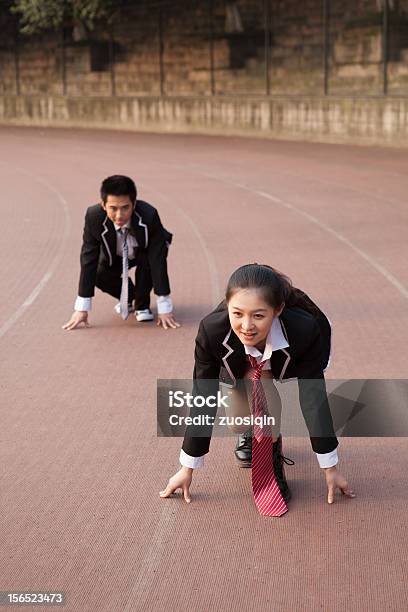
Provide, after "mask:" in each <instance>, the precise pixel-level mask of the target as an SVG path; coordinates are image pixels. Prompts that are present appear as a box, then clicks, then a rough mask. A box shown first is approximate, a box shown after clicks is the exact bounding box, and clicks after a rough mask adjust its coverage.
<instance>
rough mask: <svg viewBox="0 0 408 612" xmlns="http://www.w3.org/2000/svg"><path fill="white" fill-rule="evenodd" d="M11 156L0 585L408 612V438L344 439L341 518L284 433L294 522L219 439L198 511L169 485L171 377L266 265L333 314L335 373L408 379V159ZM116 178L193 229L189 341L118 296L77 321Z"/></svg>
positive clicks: (125, 142) (206, 146) (1, 310)
mask: <svg viewBox="0 0 408 612" xmlns="http://www.w3.org/2000/svg"><path fill="white" fill-rule="evenodd" d="M0 156H1V157H0V160H1V161H0V177H1V185H2V198H1V203H0V207H1V213H2V220H3V232H2V246H1V249H2V250H1V259H0V271H1V274H0V282H1V293H2V296H3V299H2V301H1V306H0V335H1V337H0V342H1V345H2V357H3V359H2V374H1V400H2V410H1V430H0V434H1V436H0V439H1V447H0V459H1V466H2V469H1V480H0V482H1V527H0V529H1V533H0V538H1V551H0V554H1V558H0V590H14V591H16V590H37V591H38V590H57V589H58V590H64V591H65V592H66V594H67V601H68V603H67V606H66V608H65V609H66V610H67V611H69V612H71V611H72V612H73V611H75V612H83V611H91V612H105V611H106V612H122V611H123V612H125V611H126V612H129V611H133V610H149V611H159V610H160V611H161V610H163V609H168V610H180V609H188V610H194V611H195V612H201V611H202V612H207V611H208V610H212V609H220V610H223V611H224V610H225V611H227V610H228V611H230V610H231V611H234V612H235V611H236V610H242V611H244V610H245V611H246V610H256V611H258V610H262V611H264V610H280V611H282V610H283V611H288V612H289V611H290V612H292V611H293V610H295V611H297V610H301V611H315V610H324V611H330V612H334V611H344V610H350V611H351V610H353V611H354V610H364V611H365V610H369V611H370V612H371V611H377V610H378V611H380V610H381V612H383V611H384V610H392V611H399V610H405V609H406V606H407V590H408V588H407V583H406V575H407V561H406V559H407V540H408V536H407V530H406V518H407V512H406V509H407V502H408V493H407V467H408V466H407V458H408V451H407V448H406V440H405V439H404V438H396V439H365V440H363V439H351V438H348V439H342V440H341V451H340V452H341V469H342V472H343V473H344V474H345V475H346V477H347V478H348V479H349V482H350V484H351V485H352V486H353V488H354V490H355V491H356V493H357V498H356V499H354V500H348V499H340V498H337V501H336V503H335V504H334V505H333V506H329V505H327V503H326V502H325V497H326V486H325V482H324V478H323V476H322V474H321V473H320V470H319V468H318V465H317V462H316V459H315V457H314V455H313V453H312V451H311V449H310V444H309V441H308V440H298V439H287V440H286V444H285V454H287V455H288V456H289V457H293V458H294V459H295V461H296V465H295V467H293V468H288V470H287V472H288V477H289V480H290V483H291V487H292V490H293V501H292V502H291V503H290V511H289V513H288V514H287V515H286V516H285V517H284V518H282V519H279V520H278V519H277V520H274V519H265V518H262V517H260V516H259V515H258V514H257V512H256V509H255V507H254V504H253V502H252V498H251V491H250V471H249V470H239V469H238V468H237V467H236V466H235V464H234V461H233V456H232V449H233V445H234V441H233V440H232V439H219V438H218V439H214V440H213V442H212V449H211V453H210V455H209V456H208V458H207V461H206V467H205V468H204V470H202V471H197V472H196V473H195V475H194V482H193V488H192V495H193V502H192V503H191V504H190V505H186V504H185V503H184V502H182V501H181V499H180V497H175V498H173V499H169V500H163V499H160V498H159V495H158V492H159V490H160V489H162V488H163V487H164V485H165V484H166V482H167V479H168V477H169V476H170V475H171V474H172V473H174V471H175V470H176V469H177V467H178V452H179V447H180V440H179V439H176V440H171V439H163V438H162V439H158V438H157V437H156V421H155V410H156V405H155V394H156V386H155V385H156V379H157V378H184V377H189V376H190V375H191V370H192V356H193V343H194V337H195V333H196V329H197V324H198V321H199V319H200V317H202V316H203V315H204V314H205V313H207V312H208V311H209V310H210V309H211V307H212V305H213V304H214V303H216V302H217V300H219V299H220V298H221V296H222V290H223V287H224V285H225V283H226V280H227V278H228V276H229V274H230V272H231V271H232V270H233V269H234V268H236V267H237V266H238V265H240V264H242V263H245V262H248V261H259V262H267V263H270V264H272V265H274V266H276V267H277V268H279V269H281V270H282V271H284V272H285V273H287V274H289V275H290V276H291V277H292V279H293V280H294V282H295V284H296V285H297V286H300V287H302V288H303V289H305V290H306V291H308V292H309V294H310V295H311V296H312V297H314V298H315V299H316V300H317V301H318V303H320V304H321V305H322V306H323V307H324V309H325V310H326V311H327V313H328V314H329V317H330V319H331V320H332V323H333V325H334V334H335V335H334V358H333V362H332V366H331V368H330V370H329V371H328V375H329V376H330V377H331V378H363V377H368V378H375V377H384V378H387V377H389V378H408V351H407V345H408V308H407V306H408V266H407V260H408V252H407V251H408V249H407V233H408V232H407V225H408V209H407V193H408V173H407V167H408V165H407V162H408V153H407V152H406V151H404V152H403V151H398V150H390V149H387V150H382V149H379V148H354V147H349V146H332V145H318V144H297V143H292V142H291V143H287V142H273V141H259V140H245V139H239V138H218V137H217V138H216V137H200V136H194V137H189V136H158V135H139V134H130V133H115V132H112V133H109V132H93V131H79V130H78V131H73V130H70V131H64V130H42V129H41V130H40V129H18V128H10V129H7V128H2V129H1V130H0ZM113 173H123V174H129V175H131V176H133V177H134V178H135V180H136V182H137V185H138V188H139V195H140V197H142V198H144V199H147V200H148V201H151V202H152V203H153V204H155V205H156V206H158V208H159V210H160V213H161V217H162V220H163V222H164V224H165V226H166V227H168V228H169V229H170V230H171V231H173V232H174V234H175V239H174V244H173V246H172V251H171V254H170V260H169V264H170V274H171V282H172V293H173V297H174V300H175V304H176V307H177V315H178V318H179V319H180V320H181V322H182V323H183V327H182V328H181V329H180V330H177V331H174V330H171V331H167V332H165V331H163V330H160V329H158V328H157V327H156V326H155V325H152V324H144V325H143V324H137V323H136V322H135V321H134V319H131V320H129V321H127V322H126V323H124V322H122V321H121V320H120V319H119V318H118V317H117V316H116V315H115V314H114V313H113V312H112V306H113V301H112V300H111V299H110V298H109V297H108V296H106V295H102V294H100V293H98V294H97V297H96V299H95V303H94V311H93V312H92V313H91V319H90V320H91V324H92V327H91V328H90V329H80V330H78V331H74V332H64V331H62V330H61V325H62V324H63V323H64V322H65V321H66V320H67V319H68V318H69V316H70V314H71V311H72V306H73V300H74V297H75V294H76V289H77V280H78V272H79V263H78V256H79V248H80V243H81V232H82V223H83V215H84V211H85V208H86V206H88V205H89V204H91V203H94V202H95V201H96V199H97V192H98V187H99V184H100V181H101V179H102V178H104V177H105V176H107V175H109V174H113ZM16 251H17V253H18V267H17V270H14V253H15V252H16ZM26 609H31V608H26ZM32 609H34V608H32ZM35 609H39V608H35Z"/></svg>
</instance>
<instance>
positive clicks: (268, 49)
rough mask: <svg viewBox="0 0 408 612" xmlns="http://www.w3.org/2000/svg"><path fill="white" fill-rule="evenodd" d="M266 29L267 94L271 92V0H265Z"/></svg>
mask: <svg viewBox="0 0 408 612" xmlns="http://www.w3.org/2000/svg"><path fill="white" fill-rule="evenodd" d="M264 30H265V94H266V95H267V96H269V95H270V93H271V77H270V74H269V73H270V64H271V5H270V0H264Z"/></svg>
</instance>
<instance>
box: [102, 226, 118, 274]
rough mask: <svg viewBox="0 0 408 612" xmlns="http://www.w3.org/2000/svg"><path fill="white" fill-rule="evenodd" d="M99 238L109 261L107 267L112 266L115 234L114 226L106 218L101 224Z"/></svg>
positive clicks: (114, 251) (114, 252)
mask: <svg viewBox="0 0 408 612" xmlns="http://www.w3.org/2000/svg"><path fill="white" fill-rule="evenodd" d="M101 238H102V242H103V244H104V246H105V250H106V253H107V256H108V259H109V265H110V266H111V265H112V264H113V258H114V255H115V254H116V232H115V226H114V225H113V223H112V221H111V220H110V219H109V218H108V216H106V217H105V219H104V221H103V223H102V234H101Z"/></svg>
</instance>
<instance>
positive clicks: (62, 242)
mask: <svg viewBox="0 0 408 612" xmlns="http://www.w3.org/2000/svg"><path fill="white" fill-rule="evenodd" d="M2 165H6V164H2ZM13 170H17V172H20V174H24V175H25V176H28V177H29V178H31V179H32V180H34V181H36V182H37V183H40V184H41V185H43V186H44V187H45V188H46V189H48V190H49V191H50V192H51V193H53V194H55V195H56V196H57V199H58V201H59V203H60V204H61V205H62V209H63V212H64V230H63V235H62V240H60V241H59V245H58V249H57V252H56V254H55V255H54V257H53V259H52V261H51V264H50V265H49V267H48V269H47V271H46V273H45V274H44V276H43V277H42V279H41V280H40V282H39V283H37V285H36V286H35V287H34V289H33V290H32V292H31V293H30V295H29V296H28V297H27V298H26V299H25V300H24V302H23V303H22V304H21V305H20V306H19V307H18V308H17V310H16V311H15V312H14V314H12V315H11V317H9V318H8V319H7V321H5V323H3V325H2V326H1V327H0V338H2V337H3V336H4V334H6V333H7V332H8V330H9V329H10V328H11V327H12V326H13V325H14V323H15V322H16V321H18V319H19V318H20V317H21V316H22V315H23V314H24V313H25V311H26V310H27V308H29V307H30V306H31V305H32V304H33V303H34V302H35V300H36V299H37V297H38V296H39V295H40V293H41V291H42V290H43V289H44V287H45V286H46V285H47V283H48V282H49V280H50V279H51V278H52V276H53V274H54V272H55V270H56V269H57V267H58V265H59V263H60V261H61V259H62V254H63V252H64V248H65V244H66V242H67V240H68V236H69V232H70V217H69V210H68V204H67V202H66V200H65V198H64V197H63V195H62V194H61V193H60V192H59V191H58V189H56V188H55V187H54V186H53V185H51V184H50V183H49V182H48V181H46V180H45V179H43V178H42V177H40V176H36V175H33V174H31V173H30V172H27V171H26V170H24V169H22V168H18V167H17V168H16V167H13Z"/></svg>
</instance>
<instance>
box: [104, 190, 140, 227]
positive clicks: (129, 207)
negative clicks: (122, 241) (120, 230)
mask: <svg viewBox="0 0 408 612" xmlns="http://www.w3.org/2000/svg"><path fill="white" fill-rule="evenodd" d="M101 205H102V208H103V209H104V210H105V211H106V214H107V215H108V217H109V219H110V220H111V221H113V223H116V225H119V226H121V227H122V225H126V223H127V222H128V221H130V217H131V216H132V212H133V204H132V202H131V200H130V198H129V196H127V195H126V196H115V195H108V198H107V200H106V202H101Z"/></svg>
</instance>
